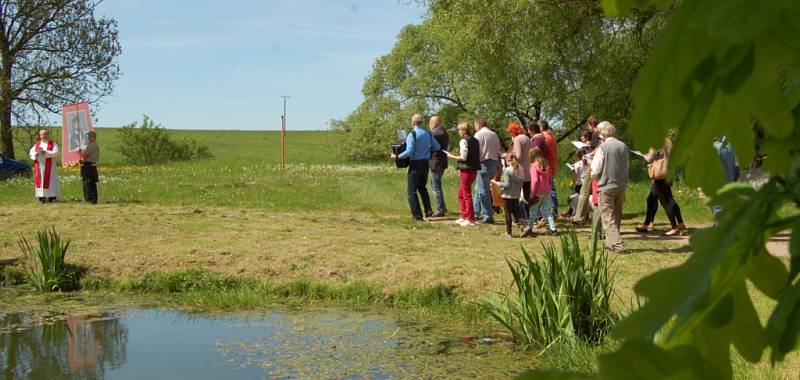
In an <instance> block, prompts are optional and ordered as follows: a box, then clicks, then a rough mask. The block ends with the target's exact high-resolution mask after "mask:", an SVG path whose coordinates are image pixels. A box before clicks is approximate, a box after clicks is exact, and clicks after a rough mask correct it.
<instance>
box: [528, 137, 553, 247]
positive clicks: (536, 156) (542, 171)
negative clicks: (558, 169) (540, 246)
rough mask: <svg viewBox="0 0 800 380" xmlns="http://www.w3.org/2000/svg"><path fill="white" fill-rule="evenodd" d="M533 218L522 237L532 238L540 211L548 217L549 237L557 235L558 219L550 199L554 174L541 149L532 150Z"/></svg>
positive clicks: (529, 220)
mask: <svg viewBox="0 0 800 380" xmlns="http://www.w3.org/2000/svg"><path fill="white" fill-rule="evenodd" d="M530 154H531V197H532V199H531V202H530V204H531V218H529V219H528V227H527V228H525V230H524V231H523V232H522V237H526V236H530V235H531V234H533V224H534V223H535V220H534V218H533V215H536V213H537V212H538V211H540V210H545V211H544V212H542V215H545V216H546V217H547V223H548V225H549V229H548V230H547V234H548V235H551V236H553V235H556V234H557V233H558V231H557V230H556V218H555V217H554V216H553V213H551V212H550V210H551V209H552V208H553V200H552V199H551V198H550V192H551V191H552V187H551V185H550V184H551V183H552V181H551V180H552V178H553V173H551V172H550V167H549V165H548V164H547V159H546V158H545V157H544V153H542V150H541V149H539V148H533V149H531V152H530Z"/></svg>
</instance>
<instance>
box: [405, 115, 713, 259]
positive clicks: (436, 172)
mask: <svg viewBox="0 0 800 380" xmlns="http://www.w3.org/2000/svg"><path fill="white" fill-rule="evenodd" d="M423 122H424V118H423V116H422V115H420V114H416V115H414V116H413V117H412V118H411V126H412V130H411V133H409V134H408V136H407V137H406V140H405V149H404V150H403V151H402V152H400V153H399V154H391V155H390V158H391V159H392V160H398V159H409V158H410V163H409V166H408V203H409V206H410V208H411V214H412V216H413V217H414V219H416V220H425V219H426V218H439V217H443V216H445V215H446V214H447V208H446V207H445V201H444V192H443V190H442V175H443V174H444V171H445V170H446V169H447V167H448V163H447V160H448V159H449V160H451V161H455V164H456V168H457V169H458V170H459V186H458V191H457V195H458V203H459V210H460V215H459V218H458V219H457V220H456V221H455V222H456V224H458V225H460V226H463V227H470V226H475V225H477V224H494V223H495V218H494V215H495V210H498V211H499V210H502V212H503V214H504V219H505V235H506V236H509V237H514V233H513V231H514V225H515V224H516V225H517V226H519V227H520V228H521V231H520V232H519V236H520V237H528V236H532V235H534V233H535V231H536V230H537V229H540V228H543V229H545V230H544V233H545V234H547V235H557V234H558V229H557V224H556V221H557V218H558V217H561V218H565V219H566V220H567V221H568V222H570V223H573V224H575V225H581V224H584V223H587V222H588V221H589V219H592V220H599V221H601V222H602V226H603V234H604V236H605V244H606V248H607V249H608V250H610V251H612V252H619V253H621V252H625V244H624V242H623V240H622V236H621V233H620V227H621V218H622V208H623V204H624V202H625V190H626V188H627V186H628V178H629V169H628V164H629V160H630V151H629V149H628V146H627V145H626V144H625V143H624V142H622V141H621V140H619V139H618V138H617V129H616V127H615V126H614V125H613V124H611V123H610V122H608V121H602V122H601V121H600V120H599V119H598V118H597V117H595V116H590V117H589V118H587V120H586V130H585V131H583V132H582V133H581V134H580V136H581V142H582V144H579V145H582V146H581V147H580V148H579V149H577V152H576V153H575V154H576V158H577V160H576V161H575V163H574V164H570V165H568V166H569V167H570V170H571V172H572V175H573V180H574V183H573V187H572V190H573V194H571V195H570V197H569V200H570V201H569V203H570V208H569V210H568V211H567V212H565V213H563V214H560V215H559V214H558V207H559V203H558V195H557V192H556V186H555V178H556V173H557V168H558V162H557V159H558V144H557V140H556V137H555V135H554V134H553V131H552V130H551V128H550V126H549V124H548V123H547V122H546V121H545V120H539V121H536V122H529V123H527V124H526V125H524V126H523V125H520V124H517V123H515V122H511V123H509V125H508V128H507V131H508V134H509V136H510V137H511V141H510V144H508V148H507V149H506V148H504V144H503V143H502V142H501V139H500V138H499V137H498V135H497V133H495V132H494V131H493V130H492V129H491V128H490V127H489V126H487V123H486V120H485V119H483V118H478V119H476V120H475V121H474V123H472V126H471V125H470V123H467V122H462V123H459V124H458V135H459V137H460V140H459V142H458V150H457V151H454V152H450V151H448V149H449V146H450V144H449V139H448V135H447V132H446V131H445V129H444V128H443V126H442V123H441V118H439V117H438V116H433V117H431V118H430V121H429V126H430V128H431V131H430V132H429V131H428V130H426V129H425V128H424V126H423ZM472 127H474V129H473V128H472ZM671 149H672V143H671V141H670V140H669V139H666V141H665V143H664V146H663V147H660V148H659V149H650V151H649V152H648V153H647V154H646V155H642V158H643V159H644V160H645V161H646V162H647V165H648V174H649V175H650V179H651V189H650V194H649V195H648V198H647V211H646V215H645V220H644V222H643V223H642V224H641V225H640V226H638V227H636V230H637V231H639V232H642V233H651V232H653V231H654V223H653V222H654V217H655V214H656V211H657V209H658V203H660V204H661V206H662V207H663V208H664V210H665V211H666V214H667V218H668V219H669V222H670V225H671V229H670V230H669V231H667V232H666V233H665V235H667V236H675V235H679V234H683V233H684V232H685V231H686V225H685V224H684V222H683V218H682V216H681V211H680V206H679V205H678V203H677V202H676V201H675V198H674V197H673V195H672V190H671V183H670V182H669V181H668V179H667V173H668V172H667V164H668V160H669V156H670V152H671ZM718 150H719V149H718ZM429 171H430V172H431V175H432V183H433V185H432V186H433V188H434V196H435V198H436V207H437V208H436V211H434V210H433V208H432V205H431V200H430V198H429V195H428V191H427V188H426V183H427V177H428V172H429ZM493 186H494V187H496V192H497V195H498V197H496V198H499V199H501V204H499V205H498V204H497V203H496V202H494V200H495V199H493V192H492V187H493ZM418 195H419V198H421V199H422V207H423V208H424V210H423V208H421V207H420V204H419V200H418V198H417V196H418ZM498 206H499V207H498ZM423 211H424V213H423ZM590 213H592V217H591V218H590V216H589V214H590Z"/></svg>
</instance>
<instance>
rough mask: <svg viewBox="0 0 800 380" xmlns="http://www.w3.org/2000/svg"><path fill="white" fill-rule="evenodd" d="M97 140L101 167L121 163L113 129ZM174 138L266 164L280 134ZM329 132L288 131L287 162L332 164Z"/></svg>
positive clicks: (57, 132) (219, 157) (20, 152)
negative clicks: (193, 141) (189, 139)
mask: <svg viewBox="0 0 800 380" xmlns="http://www.w3.org/2000/svg"><path fill="white" fill-rule="evenodd" d="M96 130H97V136H98V137H97V141H98V143H99V144H100V150H101V163H102V164H123V163H124V161H123V157H122V155H121V154H120V153H119V145H120V144H122V142H121V141H119V137H118V134H117V129H116V128H97V129H96ZM52 131H53V132H52V136H53V137H54V138H55V140H56V141H57V142H59V144H60V143H61V128H53V129H52ZM169 131H170V134H172V135H173V137H175V138H177V139H180V138H192V139H195V140H197V141H198V142H202V143H205V144H207V145H208V147H209V149H211V152H212V153H213V154H214V158H212V159H211V160H215V161H231V162H241V161H247V160H255V161H261V162H264V161H266V162H268V163H278V162H280V132H279V131H208V130H183V129H182V130H169ZM332 141H333V140H332V132H330V131H287V132H286V160H287V162H289V163H292V162H293V163H299V162H302V163H308V164H335V163H339V162H340V161H339V160H337V158H336V153H335V151H336V149H335V147H334V145H333V142H332ZM29 149H30V146H24V145H23V144H21V143H19V142H17V143H16V145H15V150H16V156H17V159H19V160H22V161H30V160H28V150H29Z"/></svg>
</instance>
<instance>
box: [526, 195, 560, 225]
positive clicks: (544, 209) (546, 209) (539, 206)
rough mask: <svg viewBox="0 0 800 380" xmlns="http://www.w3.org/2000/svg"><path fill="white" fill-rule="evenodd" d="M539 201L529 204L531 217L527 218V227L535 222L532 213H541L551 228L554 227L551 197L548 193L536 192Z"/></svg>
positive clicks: (554, 219)
mask: <svg viewBox="0 0 800 380" xmlns="http://www.w3.org/2000/svg"><path fill="white" fill-rule="evenodd" d="M537 196H538V197H539V202H537V203H534V204H532V205H531V218H530V219H528V227H530V228H533V225H534V224H535V223H536V218H534V217H533V216H534V215H537V214H541V215H543V216H545V217H546V218H547V224H548V225H549V227H550V229H551V230H555V229H556V218H554V217H553V212H552V209H553V199H552V198H551V197H549V196H548V194H537Z"/></svg>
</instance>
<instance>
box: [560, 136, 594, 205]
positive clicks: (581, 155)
mask: <svg viewBox="0 0 800 380" xmlns="http://www.w3.org/2000/svg"><path fill="white" fill-rule="evenodd" d="M588 153H589V148H588V147H583V148H580V149H578V151H577V152H576V153H575V154H576V155H577V156H578V161H576V162H575V163H574V164H573V165H572V166H570V168H571V169H572V186H573V187H572V191H573V192H572V195H570V196H569V210H568V211H567V212H565V213H563V214H561V216H562V217H564V218H571V217H572V216H573V214H574V210H575V209H576V208H577V203H578V197H579V196H580V194H581V188H582V187H583V181H582V178H583V176H584V175H585V174H586V170H587V169H588V168H589V166H590V165H591V162H590V161H589V157H588Z"/></svg>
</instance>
